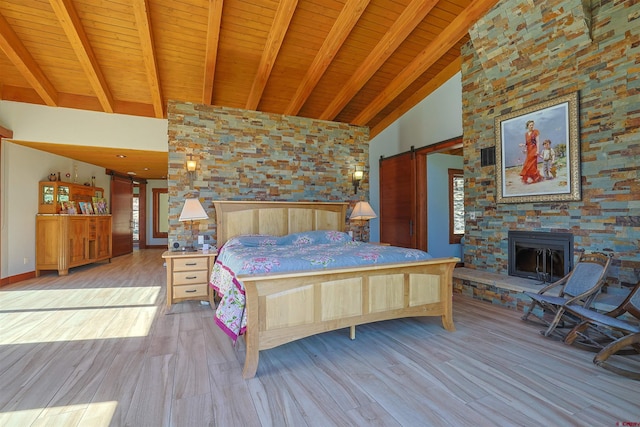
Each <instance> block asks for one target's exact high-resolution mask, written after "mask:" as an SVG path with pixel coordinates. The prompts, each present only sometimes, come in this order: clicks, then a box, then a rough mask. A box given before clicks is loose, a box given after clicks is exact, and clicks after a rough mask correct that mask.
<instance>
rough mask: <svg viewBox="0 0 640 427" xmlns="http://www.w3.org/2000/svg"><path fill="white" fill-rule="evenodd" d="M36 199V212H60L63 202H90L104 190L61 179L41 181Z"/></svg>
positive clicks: (102, 195) (101, 195) (102, 194)
mask: <svg viewBox="0 0 640 427" xmlns="http://www.w3.org/2000/svg"><path fill="white" fill-rule="evenodd" d="M39 193H40V194H39V199H38V213H40V214H58V213H62V203H64V202H70V201H72V202H76V203H77V202H92V201H93V198H94V197H98V198H102V197H104V190H103V189H102V188H99V187H89V186H86V185H82V184H74V183H71V182H63V181H42V182H40V191H39Z"/></svg>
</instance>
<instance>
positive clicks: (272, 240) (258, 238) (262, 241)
mask: <svg viewBox="0 0 640 427" xmlns="http://www.w3.org/2000/svg"><path fill="white" fill-rule="evenodd" d="M277 244H278V238H277V237H276V236H270V235H267V234H246V235H243V236H236V237H232V238H231V239H229V241H227V243H226V244H225V246H251V247H255V246H275V245H277Z"/></svg>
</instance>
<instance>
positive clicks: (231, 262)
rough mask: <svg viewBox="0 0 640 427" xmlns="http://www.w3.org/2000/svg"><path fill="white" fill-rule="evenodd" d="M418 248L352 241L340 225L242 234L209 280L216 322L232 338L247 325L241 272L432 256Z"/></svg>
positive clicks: (225, 251)
mask: <svg viewBox="0 0 640 427" xmlns="http://www.w3.org/2000/svg"><path fill="white" fill-rule="evenodd" d="M430 258H431V255H429V254H428V253H426V252H423V251H420V250H417V249H407V248H400V247H396V246H381V245H376V244H370V243H362V242H354V241H353V240H352V239H351V237H350V236H349V235H348V234H347V233H343V232H339V231H308V232H304V233H296V234H290V235H288V236H283V237H275V236H264V235H261V236H256V235H251V236H238V237H234V238H232V239H231V240H229V241H228V242H227V243H225V245H224V246H223V247H222V248H221V249H220V251H219V254H218V257H217V259H216V262H215V264H214V267H213V272H212V273H211V278H210V281H209V282H210V285H211V287H212V288H213V289H215V290H216V291H217V292H218V294H219V295H220V297H221V300H220V304H219V305H218V308H217V310H216V315H215V321H216V324H217V325H218V326H219V327H220V328H222V330H224V331H225V333H226V334H227V335H229V336H230V337H231V339H233V340H234V341H235V340H237V338H238V336H239V335H241V334H242V333H244V332H245V330H246V324H247V319H246V313H245V291H244V285H243V284H242V281H241V280H239V279H238V276H242V275H246V274H265V273H282V272H292V271H301V270H302V271H305V270H321V269H332V268H338V267H354V266H360V265H368V264H384V263H397V262H406V261H418V260H424V259H430Z"/></svg>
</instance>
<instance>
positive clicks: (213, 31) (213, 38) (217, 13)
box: [202, 0, 224, 105]
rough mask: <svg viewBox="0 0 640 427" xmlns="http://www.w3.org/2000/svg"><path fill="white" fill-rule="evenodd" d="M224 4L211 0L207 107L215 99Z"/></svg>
mask: <svg viewBox="0 0 640 427" xmlns="http://www.w3.org/2000/svg"><path fill="white" fill-rule="evenodd" d="M223 3H224V0H209V19H208V20H207V51H206V54H205V58H204V84H203V85H202V103H203V104H207V105H211V102H212V99H213V81H214V79H215V76H216V62H217V60H218V42H219V41H220V22H221V21H222V7H223Z"/></svg>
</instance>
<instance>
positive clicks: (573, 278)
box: [522, 253, 611, 337]
mask: <svg viewBox="0 0 640 427" xmlns="http://www.w3.org/2000/svg"><path fill="white" fill-rule="evenodd" d="M610 264H611V258H610V257H608V256H607V255H604V254H599V253H593V254H583V255H582V256H581V257H580V260H579V261H578V263H577V264H576V265H575V267H574V268H573V270H571V272H570V273H569V274H567V275H566V276H565V277H563V278H562V279H560V280H558V281H556V282H554V283H551V284H549V285H547V286H545V287H544V288H542V289H540V291H538V293H533V292H525V294H526V295H527V296H529V297H530V298H531V300H532V301H531V304H530V305H529V307H528V308H527V310H526V311H525V313H524V315H523V316H522V320H527V319H528V318H529V315H530V314H533V315H534V316H536V317H537V318H538V319H540V320H541V321H542V323H543V324H545V325H547V329H546V330H545V331H541V332H540V333H542V335H544V336H546V337H548V336H549V335H551V334H552V333H553V332H554V331H555V329H556V328H557V327H558V325H560V324H564V323H565V322H568V323H570V324H573V323H577V319H576V318H575V317H573V316H567V313H566V310H565V308H566V306H567V305H569V304H572V305H578V306H582V307H585V308H589V307H590V306H591V303H592V302H593V300H594V299H595V298H596V296H597V295H598V293H600V290H601V289H602V286H603V285H604V281H605V278H606V274H607V270H608V269H609V265H610ZM551 290H559V293H558V295H557V296H555V295H550V294H549V291H551ZM536 307H540V309H541V310H542V313H540V314H538V313H535V312H534V309H535V308H536ZM545 314H551V315H552V316H553V320H551V321H548V320H547V319H546V318H545Z"/></svg>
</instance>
